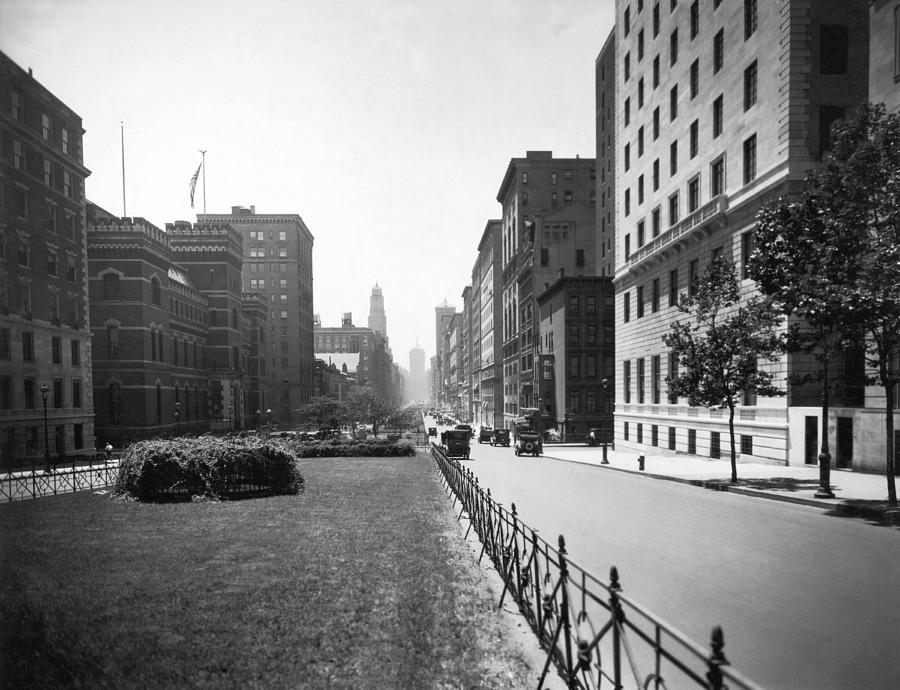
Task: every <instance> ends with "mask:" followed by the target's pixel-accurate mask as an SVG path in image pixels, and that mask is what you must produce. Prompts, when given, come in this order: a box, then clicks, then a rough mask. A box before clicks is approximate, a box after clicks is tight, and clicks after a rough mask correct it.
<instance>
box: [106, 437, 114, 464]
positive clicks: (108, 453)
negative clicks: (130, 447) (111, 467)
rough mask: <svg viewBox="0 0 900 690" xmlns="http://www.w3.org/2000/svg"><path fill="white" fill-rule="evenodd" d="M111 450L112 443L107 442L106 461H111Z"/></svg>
mask: <svg viewBox="0 0 900 690" xmlns="http://www.w3.org/2000/svg"><path fill="white" fill-rule="evenodd" d="M112 450H113V447H112V443H110V442H109V441H107V442H106V459H107V460H112Z"/></svg>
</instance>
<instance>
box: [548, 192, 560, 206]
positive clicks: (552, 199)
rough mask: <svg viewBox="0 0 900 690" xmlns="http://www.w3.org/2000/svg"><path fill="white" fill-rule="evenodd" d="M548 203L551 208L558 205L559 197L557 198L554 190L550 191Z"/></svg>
mask: <svg viewBox="0 0 900 690" xmlns="http://www.w3.org/2000/svg"><path fill="white" fill-rule="evenodd" d="M550 205H551V206H552V207H553V208H556V207H557V206H558V205H559V199H558V197H557V195H556V192H552V193H551V194H550Z"/></svg>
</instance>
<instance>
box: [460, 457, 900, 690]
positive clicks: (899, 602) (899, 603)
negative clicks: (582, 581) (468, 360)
mask: <svg viewBox="0 0 900 690" xmlns="http://www.w3.org/2000/svg"><path fill="white" fill-rule="evenodd" d="M544 452H545V455H547V454H549V455H552V454H553V446H552V445H546V446H545V447H544ZM463 463H464V464H465V466H466V467H468V468H470V469H471V470H472V471H473V472H474V473H475V474H476V476H477V477H478V479H479V482H480V484H481V486H482V487H483V488H490V489H491V493H492V495H493V497H494V499H495V500H497V501H498V502H500V503H502V504H503V505H504V506H506V507H509V506H510V505H511V504H512V503H513V502H515V504H516V508H517V510H518V514H519V516H520V518H521V519H522V520H524V521H525V522H526V523H527V524H528V525H530V526H531V527H534V528H536V529H538V530H539V532H540V534H541V535H542V536H543V537H544V539H547V540H548V541H551V542H553V543H555V540H556V537H557V535H559V534H563V535H564V536H565V538H566V545H567V549H568V552H569V555H570V557H571V558H572V559H573V560H574V561H576V562H577V563H578V564H580V565H581V566H582V567H584V568H585V569H587V570H589V571H591V572H593V573H594V574H595V575H597V576H598V577H600V578H601V579H603V580H607V578H608V573H609V568H610V567H611V566H613V565H615V566H617V567H618V569H619V574H620V577H621V582H622V586H623V589H624V591H625V593H626V594H628V595H629V596H631V597H633V598H635V599H636V600H637V601H639V602H640V603H642V604H644V605H645V606H647V607H648V608H650V609H651V610H652V611H653V612H655V613H656V614H657V615H659V616H661V617H662V618H663V619H665V620H667V621H668V622H670V623H671V624H673V625H674V626H676V627H677V628H680V629H681V630H683V631H684V632H686V633H687V634H688V635H690V636H691V637H692V638H693V639H695V640H696V641H697V642H698V643H700V644H701V645H703V646H706V645H708V642H709V635H710V630H711V629H712V627H713V626H714V625H721V626H722V627H723V629H724V632H725V653H726V656H727V657H728V659H729V661H730V662H731V663H732V664H733V666H734V667H735V668H736V669H737V670H739V671H740V672H742V673H744V674H745V675H747V676H748V677H749V678H751V679H753V680H755V681H756V682H758V683H760V684H762V685H764V686H766V687H773V688H847V687H869V688H894V687H900V656H898V655H897V653H896V631H897V629H898V626H900V534H898V531H897V530H896V529H889V528H884V527H875V526H872V525H868V524H866V523H864V522H863V521H860V520H854V519H844V518H837V517H832V516H828V515H826V514H825V511H823V510H821V509H817V508H810V507H808V506H799V505H793V504H787V503H780V502H776V501H771V500H765V499H759V498H752V497H747V496H740V495H735V494H730V493H722V492H716V491H708V490H704V489H701V488H698V487H694V486H688V485H685V484H678V483H674V482H669V481H661V480H654V479H651V478H648V477H643V476H635V475H632V474H627V473H623V472H617V471H614V470H609V469H606V468H601V467H592V466H586V465H580V464H575V463H571V462H564V461H558V460H552V459H549V458H546V457H541V458H530V457H521V458H519V457H516V456H515V455H514V453H513V450H512V449H511V448H500V447H497V448H492V447H491V446H489V445H487V444H479V443H478V442H477V440H473V442H472V452H471V459H470V460H468V461H463Z"/></svg>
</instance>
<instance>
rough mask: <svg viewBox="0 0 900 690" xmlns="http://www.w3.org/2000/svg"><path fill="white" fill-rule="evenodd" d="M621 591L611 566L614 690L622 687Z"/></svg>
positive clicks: (610, 599)
mask: <svg viewBox="0 0 900 690" xmlns="http://www.w3.org/2000/svg"><path fill="white" fill-rule="evenodd" d="M621 591H622V586H621V585H620V584H619V570H618V569H617V568H616V566H613V567H612V568H610V569H609V613H610V615H611V616H612V643H613V683H615V686H614V687H616V688H621V687H622V634H621V633H622V631H621V630H620V629H619V622H620V621H621V615H622V605H621V604H620V603H619V592H621Z"/></svg>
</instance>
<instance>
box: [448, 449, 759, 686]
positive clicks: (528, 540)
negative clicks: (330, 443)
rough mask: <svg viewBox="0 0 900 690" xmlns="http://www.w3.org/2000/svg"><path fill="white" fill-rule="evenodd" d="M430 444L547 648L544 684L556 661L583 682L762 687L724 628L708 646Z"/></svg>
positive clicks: (508, 590)
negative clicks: (734, 655) (736, 662)
mask: <svg viewBox="0 0 900 690" xmlns="http://www.w3.org/2000/svg"><path fill="white" fill-rule="evenodd" d="M431 452H432V456H433V457H434V460H435V462H436V464H437V466H438V468H439V469H440V471H441V475H442V479H443V481H444V483H445V485H446V487H447V489H448V490H449V491H450V492H451V493H452V495H453V505H454V507H455V506H456V503H457V501H458V502H459V504H460V506H461V508H460V512H459V516H458V519H462V517H463V516H466V517H467V519H468V522H469V527H468V530H467V531H466V536H468V534H469V531H471V530H475V533H476V534H477V535H478V537H479V539H480V540H481V543H482V548H481V553H480V554H479V556H478V559H479V561H480V560H481V558H482V557H484V556H485V555H486V556H487V557H488V558H490V559H491V561H492V562H493V564H494V567H495V568H496V569H497V571H498V572H499V573H500V574H501V577H502V578H503V593H502V595H501V597H500V605H501V606H502V604H503V601H504V600H505V599H506V597H507V596H509V597H510V598H511V599H513V600H514V601H515V602H516V604H517V605H518V607H519V610H520V611H521V613H522V615H523V616H524V617H525V619H526V620H527V621H528V623H529V625H530V626H531V629H532V630H533V631H534V633H535V634H536V635H537V637H538V640H539V641H540V644H541V647H542V648H543V649H544V650H545V651H546V652H547V658H546V662H545V664H544V667H543V669H542V672H541V675H540V678H539V679H538V684H537V687H538V690H540V688H542V687H543V686H544V682H545V680H546V678H547V674H548V673H549V671H550V665H551V664H553V665H554V666H555V667H556V670H557V672H558V673H559V674H560V676H561V677H562V678H563V679H564V680H565V682H566V684H567V686H568V687H569V688H573V689H576V690H595V689H599V688H601V687H612V688H616V689H618V688H630V687H634V688H642V689H648V690H649V689H650V688H653V689H654V690H662V689H665V688H683V687H696V688H710V689H715V690H720V689H724V688H730V689H731V690H736V689H739V688H743V689H745V690H758V689H759V686H757V685H756V684H754V683H753V682H752V681H750V680H748V679H747V678H744V677H743V676H742V675H740V674H739V673H737V672H735V671H734V670H733V669H732V668H731V667H730V666H729V664H728V660H727V659H726V657H725V653H724V638H723V635H722V630H721V628H719V627H716V628H713V630H712V637H711V642H710V649H709V650H706V649H704V648H703V647H702V646H701V645H699V644H697V643H696V642H694V641H692V640H691V639H690V638H688V636H687V635H685V634H684V633H682V632H680V631H679V630H677V629H676V628H674V627H672V626H671V625H669V624H668V623H666V622H664V621H663V620H662V619H660V618H658V617H657V616H655V615H654V614H653V613H652V612H650V611H649V610H648V609H646V608H644V607H643V606H641V605H640V604H639V603H637V602H635V601H633V600H631V599H630V598H629V597H627V596H626V595H625V594H624V593H623V591H622V585H621V582H620V580H619V574H618V571H617V570H616V568H615V567H613V568H611V569H610V576H609V582H608V583H604V582H601V581H600V580H599V579H597V578H596V577H595V576H594V575H592V574H591V573H589V572H588V571H587V570H585V569H584V568H582V567H581V566H579V565H578V564H577V563H575V562H574V561H572V560H571V559H570V558H569V557H568V554H567V553H566V547H565V541H564V539H563V537H562V536H560V537H559V545H558V547H554V546H551V545H550V544H549V543H548V542H546V541H544V540H543V539H542V538H541V537H539V536H538V535H537V532H536V530H534V529H533V528H531V527H529V526H528V525H527V524H526V523H524V522H523V521H522V520H520V519H519V517H518V515H517V514H516V506H515V504H513V505H512V510H509V511H508V510H506V509H505V508H503V507H502V506H501V505H500V504H499V503H497V502H496V501H494V500H493V499H492V498H491V491H490V489H487V490H486V491H485V490H484V489H482V488H481V487H480V486H479V484H478V479H477V477H475V476H474V474H473V473H472V472H471V471H470V470H469V469H468V468H466V467H464V466H463V465H462V464H461V463H460V462H459V460H457V459H455V458H448V457H447V456H446V455H445V454H444V453H443V451H442V450H441V449H440V448H439V447H437V446H434V445H433V446H432V448H431Z"/></svg>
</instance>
